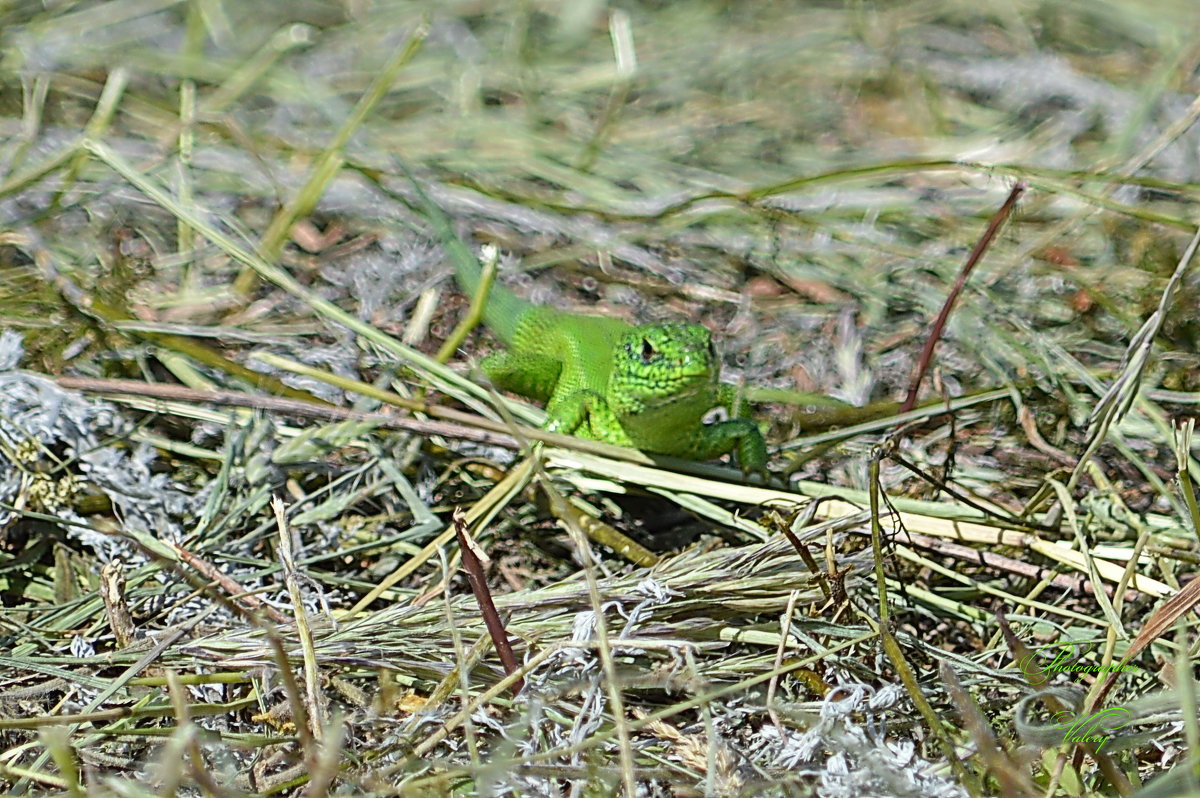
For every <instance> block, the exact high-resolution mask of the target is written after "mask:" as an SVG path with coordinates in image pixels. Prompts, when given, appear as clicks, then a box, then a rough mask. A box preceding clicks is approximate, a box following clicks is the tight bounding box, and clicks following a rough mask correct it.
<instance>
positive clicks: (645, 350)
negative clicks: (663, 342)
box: [642, 338, 658, 363]
mask: <svg viewBox="0 0 1200 798" xmlns="http://www.w3.org/2000/svg"><path fill="white" fill-rule="evenodd" d="M656 355H658V352H657V351H656V350H655V349H654V344H652V343H650V342H649V341H647V340H646V339H645V338H643V339H642V362H643V363H649V362H650V361H651V360H653V359H654V358H655V356H656Z"/></svg>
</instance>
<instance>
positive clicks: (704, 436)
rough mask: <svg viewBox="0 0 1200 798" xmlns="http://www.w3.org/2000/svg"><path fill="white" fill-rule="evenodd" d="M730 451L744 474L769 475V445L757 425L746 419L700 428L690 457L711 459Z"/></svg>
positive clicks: (716, 423)
mask: <svg viewBox="0 0 1200 798" xmlns="http://www.w3.org/2000/svg"><path fill="white" fill-rule="evenodd" d="M727 452H734V453H735V454H736V455H737V462H738V465H739V466H740V467H741V469H742V470H743V471H745V472H754V473H757V474H762V475H764V476H765V475H766V473H767V442H766V441H765V440H764V439H763V436H762V432H761V431H760V430H759V429H758V425H757V424H755V423H754V422H753V421H750V420H749V419H745V418H733V419H729V420H728V421H715V422H713V423H712V424H704V425H701V426H700V427H699V428H698V429H697V430H696V431H695V432H694V433H693V439H692V443H691V445H690V446H689V447H688V452H687V457H689V458H691V459H694V460H712V459H714V458H717V457H720V456H721V455H723V454H725V453H727Z"/></svg>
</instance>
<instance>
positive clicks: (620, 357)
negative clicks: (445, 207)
mask: <svg viewBox="0 0 1200 798" xmlns="http://www.w3.org/2000/svg"><path fill="white" fill-rule="evenodd" d="M413 185H414V186H415V188H416V191H417V195H418V198H419V199H420V201H421V204H422V205H423V206H424V207H423V211H424V215H425V216H426V218H427V220H428V221H429V222H430V223H431V224H432V225H433V226H434V228H435V230H436V231H437V233H438V235H439V237H440V238H441V240H442V243H443V245H444V246H445V248H446V250H447V254H448V255H449V256H450V260H451V261H452V262H453V264H454V273H455V277H456V278H457V280H458V283H459V285H460V287H461V288H462V289H463V291H464V292H466V293H467V294H469V295H471V296H472V297H474V296H475V295H476V293H477V292H478V289H479V285H480V282H481V269H480V265H479V261H478V260H477V259H476V258H475V255H474V254H473V253H472V252H471V251H470V250H469V249H468V248H467V246H466V245H465V244H464V243H463V242H462V241H461V240H460V239H459V238H458V236H457V235H456V234H455V233H454V230H453V228H452V227H451V224H450V220H449V218H448V217H447V216H446V214H445V213H444V212H443V211H442V210H441V208H440V207H438V206H437V205H436V204H434V203H433V201H432V200H430V199H429V198H428V196H426V194H425V192H424V191H423V190H422V189H421V187H420V186H419V185H418V184H417V183H416V181H413ZM483 319H484V322H485V323H486V324H487V326H488V327H489V328H490V329H491V330H492V332H493V333H495V334H496V337H497V338H499V339H500V341H501V342H502V343H504V344H505V346H506V347H507V349H506V350H505V351H503V352H499V353H494V354H491V355H489V356H487V357H486V358H484V360H483V362H482V364H481V365H482V368H483V371H484V373H485V374H486V375H487V376H488V378H489V379H490V380H491V381H492V383H493V384H494V385H495V386H496V387H497V388H501V389H503V390H508V391H512V392H513V393H517V394H520V395H522V396H526V397H529V398H531V399H535V400H538V401H540V402H544V403H545V404H546V415H547V422H546V429H548V430H550V431H553V432H563V433H567V434H574V435H578V436H580V437H583V438H589V439H591V440H597V441H604V442H606V443H612V444H616V445H619V446H631V447H634V448H637V449H641V450H642V451H645V452H649V453H653V454H664V455H671V456H674V457H682V458H686V459H689V460H710V459H713V458H716V457H719V456H721V455H723V454H727V453H730V452H733V453H735V454H736V455H737V460H738V464H739V465H740V466H741V467H742V469H743V470H746V471H757V472H765V470H766V463H767V447H766V442H765V441H764V440H763V436H762V433H761V432H760V431H759V429H758V427H757V426H756V425H755V424H754V423H753V422H752V421H749V420H748V419H741V418H735V419H729V420H725V421H715V422H711V423H707V424H706V423H704V417H705V415H707V414H708V413H709V411H711V410H712V409H713V408H715V407H718V406H726V407H731V406H732V404H733V400H734V390H733V386H730V385H722V384H721V383H720V382H719V377H720V374H719V368H720V363H719V360H718V358H717V354H716V350H715V349H714V347H713V344H712V337H711V335H710V334H709V332H708V330H707V329H706V328H704V327H702V326H700V325H698V324H689V323H682V322H660V323H655V324H643V325H638V326H634V325H631V324H627V323H626V322H623V321H619V320H617V319H610V318H606V317H603V316H587V315H580V314H573V313H564V312H561V311H558V310H554V309H552V308H548V307H541V306H538V305H534V304H532V303H530V302H527V301H525V300H523V299H521V298H520V297H518V296H516V295H515V294H513V293H512V292H511V291H509V290H507V289H505V288H501V287H494V288H493V289H492V290H491V292H490V294H489V295H488V297H487V302H486V304H485V306H484V311H483Z"/></svg>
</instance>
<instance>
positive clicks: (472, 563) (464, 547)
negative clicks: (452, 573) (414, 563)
mask: <svg viewBox="0 0 1200 798" xmlns="http://www.w3.org/2000/svg"><path fill="white" fill-rule="evenodd" d="M452 519H453V522H454V534H455V535H457V536H458V545H459V548H460V549H461V551H462V561H463V568H465V569H466V571H467V581H468V582H470V583H471V592H472V593H474V594H475V601H477V602H478V603H479V611H480V613H482V614H483V623H484V625H485V626H487V630H488V634H489V635H491V638H492V645H494V646H495V647H496V654H498V655H499V656H500V664H501V665H503V666H504V672H505V673H506V674H508V675H509V676H511V675H512V674H513V673H515V672H516V670H517V658H516V656H514V655H513V650H512V644H511V643H510V642H509V641H508V633H507V632H506V631H505V630H504V621H502V620H500V613H499V612H497V611H496V604H495V603H494V602H493V601H492V591H491V590H489V589H488V586H487V579H486V578H485V577H484V573H483V564H482V563H481V562H480V560H479V557H478V555H476V553H475V547H476V546H477V545H478V544H477V543H476V542H475V541H474V540H472V539H471V537H470V536H469V535H468V534H467V520H466V516H465V515H464V513H463V511H462V509H461V508H457V507H456V508H455V509H454V515H453V516H452ZM524 688H525V680H524V679H517V681H515V682H513V686H512V691H513V695H519V694H520V692H521V690H523V689H524Z"/></svg>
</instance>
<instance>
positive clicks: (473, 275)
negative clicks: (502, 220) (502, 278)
mask: <svg viewBox="0 0 1200 798" xmlns="http://www.w3.org/2000/svg"><path fill="white" fill-rule="evenodd" d="M401 168H402V169H403V170H404V173H405V174H406V175H407V176H408V180H409V182H410V183H411V184H412V187H413V190H414V192H415V193H416V195H417V200H418V202H419V204H420V206H421V208H420V210H421V212H422V214H423V215H424V216H425V219H426V220H427V221H428V222H429V223H430V224H431V225H432V226H433V229H434V232H435V233H436V234H437V237H438V238H439V239H440V240H441V243H442V248H443V249H445V250H446V254H447V255H448V256H450V262H451V263H453V264H454V277H455V279H456V280H457V281H458V285H459V288H461V289H462V290H463V292H464V293H466V294H467V295H468V296H469V297H471V298H472V300H473V299H474V298H475V296H476V295H477V294H478V293H479V284H480V283H481V282H482V279H483V269H482V267H480V265H479V260H478V259H477V258H476V257H475V253H473V252H471V249H470V248H469V247H468V246H467V245H466V244H465V243H463V240H462V239H461V238H459V237H458V234H457V233H456V232H454V226H453V225H452V224H451V222H450V217H449V216H447V215H446V212H445V211H443V210H442V209H441V207H440V206H439V205H438V204H437V203H435V202H434V201H433V200H432V199H430V198H429V195H428V194H427V193H425V189H423V188H422V187H421V184H420V183H418V182H417V179H416V178H415V177H414V176H413V174H412V172H410V171H409V170H408V167H407V166H405V165H404V164H403V163H402V164H401ZM486 301H487V304H486V305H484V308H483V320H484V323H486V324H487V326H488V328H490V329H491V331H492V332H493V333H495V334H496V337H497V338H499V339H500V340H501V341H502V342H503V343H505V344H510V345H511V344H512V342H513V338H514V337H516V332H517V324H518V322H519V321H520V319H521V316H522V315H523V314H524V313H526V312H527V311H528V310H529V309H530V308H532V307H533V305H531V304H530V303H528V302H526V301H525V300H523V299H521V298H520V297H518V296H517V295H516V294H514V293H513V292H511V291H509V290H508V289H506V288H503V287H501V286H498V285H495V284H494V283H493V285H492V289H491V291H489V292H488V296H487V300H486Z"/></svg>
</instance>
